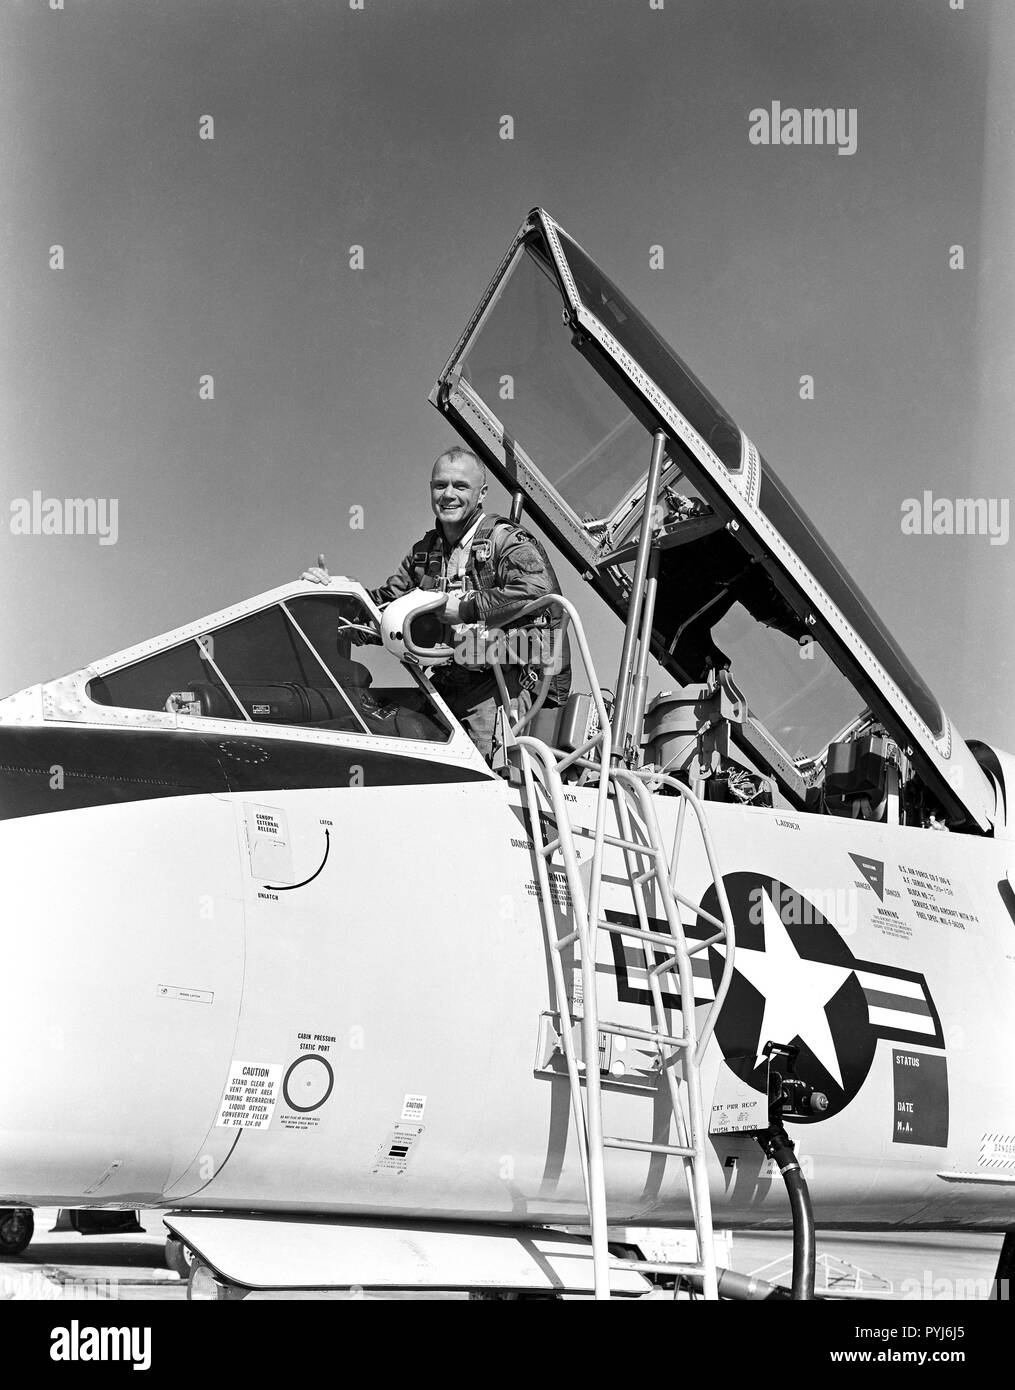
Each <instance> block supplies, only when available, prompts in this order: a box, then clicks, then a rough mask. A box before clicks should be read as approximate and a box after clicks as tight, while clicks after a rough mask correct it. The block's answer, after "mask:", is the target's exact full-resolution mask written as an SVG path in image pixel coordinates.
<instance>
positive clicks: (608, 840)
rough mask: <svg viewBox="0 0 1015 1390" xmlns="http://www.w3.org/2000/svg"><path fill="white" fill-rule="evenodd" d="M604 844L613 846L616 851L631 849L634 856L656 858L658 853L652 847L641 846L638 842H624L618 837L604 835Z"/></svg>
mask: <svg viewBox="0 0 1015 1390" xmlns="http://www.w3.org/2000/svg"><path fill="white" fill-rule="evenodd" d="M603 843H604V844H607V845H613V846H614V848H615V849H629V850H630V851H631V852H632V854H651V855H653V856H654V855H655V854H656V853H657V851H656V850H654V849H653V848H652V846H651V845H639V844H638V842H637V841H636V840H622V839H621V838H620V837H619V836H618V835H604V836H603Z"/></svg>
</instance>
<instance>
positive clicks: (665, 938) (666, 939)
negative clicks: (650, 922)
mask: <svg viewBox="0 0 1015 1390" xmlns="http://www.w3.org/2000/svg"><path fill="white" fill-rule="evenodd" d="M599 930H600V931H608V932H612V933H613V935H614V936H636V937H638V938H639V939H640V940H642V941H654V942H655V944H656V945H657V946H670V947H673V946H676V945H677V938H676V937H675V936H673V935H672V934H671V933H669V932H661V931H642V929H641V927H625V926H624V925H623V924H622V923H620V922H607V921H605V920H604V919H602V918H600V921H599Z"/></svg>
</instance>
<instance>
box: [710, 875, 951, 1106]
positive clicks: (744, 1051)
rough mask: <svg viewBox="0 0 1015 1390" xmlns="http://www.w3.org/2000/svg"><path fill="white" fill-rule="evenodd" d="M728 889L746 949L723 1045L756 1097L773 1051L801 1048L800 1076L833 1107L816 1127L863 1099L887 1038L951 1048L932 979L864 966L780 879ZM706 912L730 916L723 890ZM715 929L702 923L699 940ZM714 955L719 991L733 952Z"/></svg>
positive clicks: (739, 947) (747, 879)
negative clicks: (721, 901) (767, 1050)
mask: <svg viewBox="0 0 1015 1390" xmlns="http://www.w3.org/2000/svg"><path fill="white" fill-rule="evenodd" d="M723 883H724V885H725V888H726V894H727V896H728V898H729V904H730V910H731V913H732V917H733V922H734V924H735V927H736V946H735V950H734V956H733V965H734V969H733V977H732V979H731V981H730V987H729V992H728V993H727V996H726V1000H725V1003H724V1004H723V1008H722V1012H721V1013H720V1015H719V1018H718V1020H717V1022H716V1027H715V1037H716V1041H717V1042H718V1044H719V1047H720V1048H721V1049H722V1052H723V1055H724V1057H725V1058H726V1059H727V1061H729V1062H731V1063H732V1062H737V1063H738V1065H737V1068H736V1070H737V1072H738V1074H740V1075H741V1076H742V1077H743V1079H744V1080H746V1081H747V1082H748V1083H749V1084H750V1085H751V1086H753V1087H754V1088H755V1089H756V1090H759V1091H762V1092H763V1091H764V1090H765V1084H766V1073H767V1064H766V1063H765V1059H764V1057H763V1056H762V1051H763V1049H764V1046H765V1044H766V1042H774V1043H782V1044H791V1045H794V1046H796V1047H798V1048H799V1049H800V1055H799V1057H798V1058H797V1062H796V1070H797V1073H798V1075H799V1076H800V1077H801V1078H802V1079H803V1080H804V1081H807V1082H808V1083H810V1085H812V1086H814V1087H815V1088H816V1089H817V1090H819V1091H823V1092H824V1093H825V1095H827V1097H828V1101H829V1106H828V1109H827V1111H825V1112H824V1114H823V1115H821V1116H814V1117H812V1119H811V1120H810V1121H807V1122H810V1123H813V1122H814V1121H815V1120H820V1119H825V1118H830V1117H831V1116H833V1115H835V1114H837V1113H838V1112H839V1111H841V1110H844V1109H845V1108H846V1106H847V1105H849V1103H850V1101H852V1100H853V1099H854V1097H855V1096H856V1095H857V1094H858V1092H859V1091H860V1089H861V1087H862V1086H863V1084H864V1082H865V1081H866V1079H867V1074H868V1072H869V1071H870V1068H871V1064H872V1062H873V1061H874V1054H875V1049H876V1047H877V1042H878V1039H879V1038H893V1039H897V1040H899V1041H906V1042H919V1043H921V1044H923V1045H924V1046H929V1047H942V1046H943V1040H942V1038H941V1028H940V1023H939V1021H938V1017H937V1013H936V1011H935V1009H934V1005H933V1001H932V1000H931V998H930V994H929V992H928V990H927V987H926V983H925V981H924V979H923V976H922V975H916V974H913V973H912V972H909V971H903V970H897V969H893V968H890V967H886V966H884V965H881V964H878V963H875V962H872V961H861V960H858V959H857V957H856V956H854V955H853V953H852V951H851V950H850V949H849V947H848V946H847V944H846V942H845V940H844V939H843V937H842V935H841V934H840V932H839V931H838V930H837V929H836V927H835V926H834V925H833V924H832V922H830V921H829V920H828V918H827V917H825V915H824V914H823V913H822V912H821V911H820V910H819V909H818V907H817V906H816V905H815V904H814V903H813V902H811V901H810V899H808V898H807V897H805V896H804V895H803V894H802V893H800V892H799V891H797V890H796V889H793V888H791V887H790V886H789V885H787V884H784V883H781V882H780V881H779V880H778V879H773V878H772V877H771V876H770V875H764V874H759V873H734V874H728V875H726V876H725V877H724V879H723ZM700 910H701V911H703V912H709V913H712V914H714V915H715V916H720V915H721V914H720V910H719V905H718V897H717V895H716V891H715V885H714V884H713V885H712V886H711V887H710V888H709V889H708V891H707V892H706V893H705V895H704V897H703V898H702V900H701V903H700ZM713 930H714V929H713V928H712V927H710V926H709V924H708V922H707V920H706V919H705V918H704V917H701V916H699V918H698V922H697V926H696V933H695V934H698V933H700V935H701V936H702V937H705V936H708V935H709V934H711V933H712V931H713ZM708 955H709V962H708V964H709V973H710V975H711V983H712V988H713V990H714V989H716V988H718V985H719V980H720V977H721V975H722V972H723V966H724V964H725V948H724V947H721V946H720V947H718V948H717V947H714V946H711V947H709V951H708ZM752 1063H753V1065H752ZM807 1122H805V1123H807Z"/></svg>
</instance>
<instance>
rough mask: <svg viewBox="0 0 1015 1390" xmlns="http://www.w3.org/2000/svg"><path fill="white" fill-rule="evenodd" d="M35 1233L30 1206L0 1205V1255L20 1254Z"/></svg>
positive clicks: (33, 1217) (33, 1216)
mask: <svg viewBox="0 0 1015 1390" xmlns="http://www.w3.org/2000/svg"><path fill="white" fill-rule="evenodd" d="M34 1234H35V1215H34V1213H33V1211H32V1209H31V1207H0V1255H20V1254H21V1252H22V1250H27V1249H28V1246H29V1244H30V1243H31V1239H32V1236H33V1235H34Z"/></svg>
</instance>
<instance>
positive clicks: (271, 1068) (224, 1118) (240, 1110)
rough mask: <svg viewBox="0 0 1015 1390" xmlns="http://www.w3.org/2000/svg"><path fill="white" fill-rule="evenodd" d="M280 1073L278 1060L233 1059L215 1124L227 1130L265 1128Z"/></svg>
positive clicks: (273, 1106) (270, 1112) (275, 1099)
mask: <svg viewBox="0 0 1015 1390" xmlns="http://www.w3.org/2000/svg"><path fill="white" fill-rule="evenodd" d="M281 1076H282V1063H281V1062H233V1064H232V1066H231V1067H230V1069H229V1080H228V1081H227V1082H226V1089H225V1094H224V1095H223V1097H222V1108H221V1109H220V1111H219V1117H218V1122H217V1123H218V1124H219V1125H223V1126H225V1127H226V1128H227V1129H267V1128H268V1126H269V1124H270V1123H271V1117H272V1115H273V1113H274V1111H275V1102H276V1101H277V1100H278V1088H279V1081H280V1079H281Z"/></svg>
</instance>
